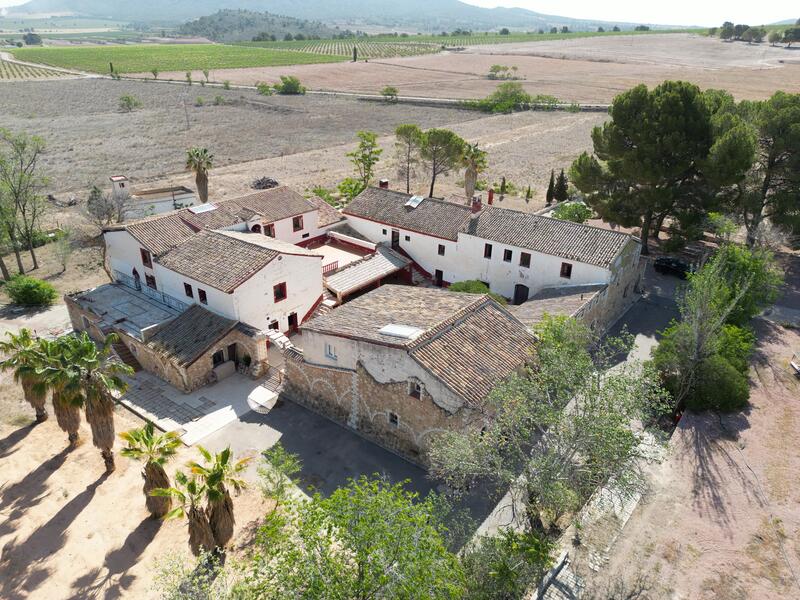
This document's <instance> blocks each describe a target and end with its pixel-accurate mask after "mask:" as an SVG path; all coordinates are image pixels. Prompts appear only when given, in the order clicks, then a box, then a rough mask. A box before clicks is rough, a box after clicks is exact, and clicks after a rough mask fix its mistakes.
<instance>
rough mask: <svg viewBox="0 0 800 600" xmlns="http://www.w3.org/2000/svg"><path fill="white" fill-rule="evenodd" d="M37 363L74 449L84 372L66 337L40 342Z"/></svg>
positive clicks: (60, 423)
mask: <svg viewBox="0 0 800 600" xmlns="http://www.w3.org/2000/svg"><path fill="white" fill-rule="evenodd" d="M37 360H38V362H39V364H40V365H41V366H40V367H39V368H38V369H37V374H39V375H41V376H42V378H43V379H44V381H45V384H46V385H47V388H48V389H49V390H50V392H51V399H52V402H53V414H55V416H56V423H58V426H59V428H61V430H62V431H64V432H65V433H66V434H67V439H68V440H69V445H70V448H74V447H75V446H76V445H77V443H78V432H79V430H80V425H81V411H80V408H81V406H82V404H83V389H82V381H81V375H82V373H81V369H80V367H79V365H78V364H77V363H76V361H74V360H73V359H72V357H71V354H70V349H69V346H68V344H67V340H66V339H65V338H57V339H55V340H47V339H41V340H39V356H38V357H37Z"/></svg>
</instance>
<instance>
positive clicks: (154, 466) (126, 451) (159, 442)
mask: <svg viewBox="0 0 800 600" xmlns="http://www.w3.org/2000/svg"><path fill="white" fill-rule="evenodd" d="M119 437H120V438H121V439H122V440H123V441H124V442H127V444H128V445H127V447H125V448H123V449H122V451H121V452H120V454H122V456H125V457H127V458H132V459H134V460H141V461H144V467H143V468H142V479H144V486H143V487H142V491H143V492H144V497H145V505H146V506H147V510H148V511H149V512H150V514H151V515H153V517H154V518H161V517H163V516H164V515H166V514H167V513H168V512H169V511H170V509H171V508H172V498H171V497H170V496H153V495H152V494H151V493H150V492H152V491H153V490H155V489H158V488H169V487H170V485H169V477H167V473H166V471H164V465H165V464H167V461H169V460H170V459H171V458H172V457H173V456H175V453H176V452H177V449H178V446H180V445H181V441H180V438H179V437H178V432H177V431H170V432H168V433H156V431H155V427H153V424H152V423H146V424H145V426H144V427H141V428H139V429H131V430H130V431H123V432H122V433H120V434H119Z"/></svg>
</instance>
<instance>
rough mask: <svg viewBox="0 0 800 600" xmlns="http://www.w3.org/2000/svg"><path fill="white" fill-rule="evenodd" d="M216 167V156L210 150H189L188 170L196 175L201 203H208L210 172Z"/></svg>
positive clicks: (187, 154) (195, 148)
mask: <svg viewBox="0 0 800 600" xmlns="http://www.w3.org/2000/svg"><path fill="white" fill-rule="evenodd" d="M213 166H214V155H213V154H211V152H209V151H208V148H198V147H194V148H189V149H188V150H187V151H186V170H187V171H192V172H193V173H194V181H195V184H196V185H197V195H198V196H200V202H201V203H202V204H205V203H206V202H208V172H209V171H210V170H211V168H212V167H213Z"/></svg>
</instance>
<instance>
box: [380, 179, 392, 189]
mask: <svg viewBox="0 0 800 600" xmlns="http://www.w3.org/2000/svg"><path fill="white" fill-rule="evenodd" d="M378 187H379V188H381V189H382V190H388V189H389V180H388V179H381V180H380V181H379V182H378Z"/></svg>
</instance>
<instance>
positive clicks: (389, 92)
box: [381, 85, 400, 102]
mask: <svg viewBox="0 0 800 600" xmlns="http://www.w3.org/2000/svg"><path fill="white" fill-rule="evenodd" d="M399 93H400V92H399V91H398V89H397V88H396V87H394V86H391V85H387V86H386V87H385V88H383V89H382V90H381V96H383V97H384V98H386V101H387V102H397V95H398V94H399Z"/></svg>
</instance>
